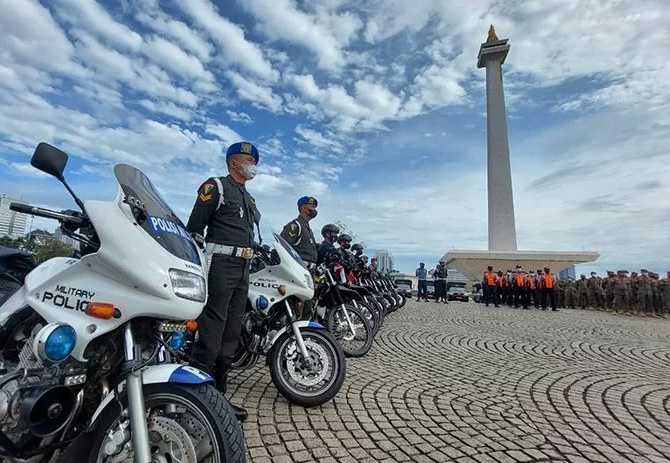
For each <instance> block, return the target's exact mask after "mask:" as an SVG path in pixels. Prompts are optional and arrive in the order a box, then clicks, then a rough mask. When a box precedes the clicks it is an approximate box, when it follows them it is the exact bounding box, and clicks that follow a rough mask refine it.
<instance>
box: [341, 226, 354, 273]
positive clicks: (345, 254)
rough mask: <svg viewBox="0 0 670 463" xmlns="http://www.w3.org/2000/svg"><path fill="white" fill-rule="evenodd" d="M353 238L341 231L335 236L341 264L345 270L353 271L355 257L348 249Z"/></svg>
mask: <svg viewBox="0 0 670 463" xmlns="http://www.w3.org/2000/svg"><path fill="white" fill-rule="evenodd" d="M352 240H353V238H352V237H351V236H350V235H347V234H346V233H342V234H341V235H339V236H338V237H337V244H338V245H339V247H340V249H339V251H340V257H341V258H342V265H344V269H345V270H346V271H347V272H351V271H353V269H354V267H355V266H356V259H355V256H354V255H353V253H352V252H351V251H350V250H349V249H351V241H352Z"/></svg>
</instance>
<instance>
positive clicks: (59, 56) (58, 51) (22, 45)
mask: <svg viewBox="0 0 670 463" xmlns="http://www.w3.org/2000/svg"><path fill="white" fill-rule="evenodd" d="M0 10H2V15H0V30H2V47H0V56H2V61H3V64H7V61H8V59H11V60H12V61H13V62H19V63H24V64H26V65H30V66H34V67H35V68H36V69H42V70H46V71H55V72H61V73H65V74H72V75H82V72H83V69H82V68H81V66H79V65H78V64H77V63H75V61H74V47H73V46H72V44H71V43H70V41H69V40H68V39H67V37H66V36H65V34H64V33H63V31H62V30H61V29H60V27H58V24H57V23H56V21H54V19H53V17H52V16H51V13H49V10H47V9H46V8H44V7H42V6H41V5H40V4H39V3H38V2H36V1H31V0H23V1H21V0H16V1H13V0H0Z"/></svg>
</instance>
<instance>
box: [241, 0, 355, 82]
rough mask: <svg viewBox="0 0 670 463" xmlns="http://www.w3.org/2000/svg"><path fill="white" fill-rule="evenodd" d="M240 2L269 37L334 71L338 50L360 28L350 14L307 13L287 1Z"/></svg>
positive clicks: (338, 62)
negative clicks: (293, 46) (308, 53)
mask: <svg viewBox="0 0 670 463" xmlns="http://www.w3.org/2000/svg"><path fill="white" fill-rule="evenodd" d="M240 3H241V5H242V6H243V7H244V8H246V9H247V10H248V11H250V12H251V13H252V14H253V15H254V16H255V17H256V18H257V19H258V20H259V21H260V23H259V24H258V26H257V29H258V31H259V32H261V33H262V34H264V35H266V36H267V37H269V38H270V39H272V40H282V41H286V42H289V43H293V44H296V45H300V46H302V47H304V48H306V49H308V50H310V51H311V52H313V53H314V54H315V55H316V56H317V60H318V65H319V67H321V68H323V69H329V70H335V69H338V68H340V67H341V66H342V65H343V64H344V62H345V60H344V54H343V50H342V49H343V47H344V46H346V45H347V44H348V43H349V42H350V41H351V39H353V38H354V37H355V35H356V33H357V31H358V30H359V29H360V28H361V27H362V22H361V20H360V18H358V16H356V15H355V14H353V13H350V12H347V13H342V14H337V13H335V12H331V11H328V10H326V9H320V10H319V11H318V14H316V15H310V14H308V13H306V12H305V11H302V10H300V9H299V8H298V6H297V4H296V3H295V2H293V1H291V0H245V1H242V2H240Z"/></svg>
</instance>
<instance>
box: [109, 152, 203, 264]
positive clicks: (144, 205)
mask: <svg viewBox="0 0 670 463" xmlns="http://www.w3.org/2000/svg"><path fill="white" fill-rule="evenodd" d="M114 175H115V176H116V180H117V181H118V182H119V185H120V186H121V189H122V190H123V193H124V195H125V202H126V203H127V204H128V205H129V206H130V208H131V209H132V211H133V216H134V217H135V220H136V221H137V223H138V224H139V225H140V226H141V227H142V229H144V231H145V232H147V233H148V234H149V235H150V236H151V237H152V238H153V239H154V240H156V241H157V242H158V244H160V245H161V246H162V247H163V248H164V249H165V250H166V251H168V252H169V253H171V254H172V255H174V256H176V257H178V258H180V259H183V260H185V261H188V262H191V263H193V264H196V265H201V263H200V255H199V254H198V250H197V248H196V245H195V242H194V241H193V239H192V238H191V235H190V234H189V233H188V232H187V231H186V227H184V224H183V223H182V221H181V220H179V217H177V216H176V215H175V213H174V212H172V209H170V206H168V205H167V203H166V202H165V201H164V200H163V198H161V196H160V194H159V193H158V191H157V190H156V188H154V186H153V185H152V183H151V181H150V180H149V178H148V177H147V176H146V175H144V173H142V171H140V170H139V169H136V168H135V167H132V166H129V165H127V164H118V165H116V166H115V167H114Z"/></svg>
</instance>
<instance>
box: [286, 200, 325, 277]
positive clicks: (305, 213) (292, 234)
mask: <svg viewBox="0 0 670 463" xmlns="http://www.w3.org/2000/svg"><path fill="white" fill-rule="evenodd" d="M318 205H319V203H318V202H317V200H316V198H313V197H311V196H303V197H302V198H300V199H299V200H298V213H299V215H298V217H297V218H296V219H294V220H292V221H290V222H289V223H287V224H286V226H284V229H283V230H282V232H281V237H282V238H284V239H285V240H286V241H288V243H289V244H290V245H291V246H293V249H295V251H296V252H297V253H298V254H299V255H300V257H302V260H304V261H305V262H306V263H308V264H316V261H317V258H318V248H317V247H316V240H315V239H314V233H312V229H311V227H310V226H309V221H310V220H312V219H313V218H314V217H316V215H317V210H316V208H317V206H318Z"/></svg>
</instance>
